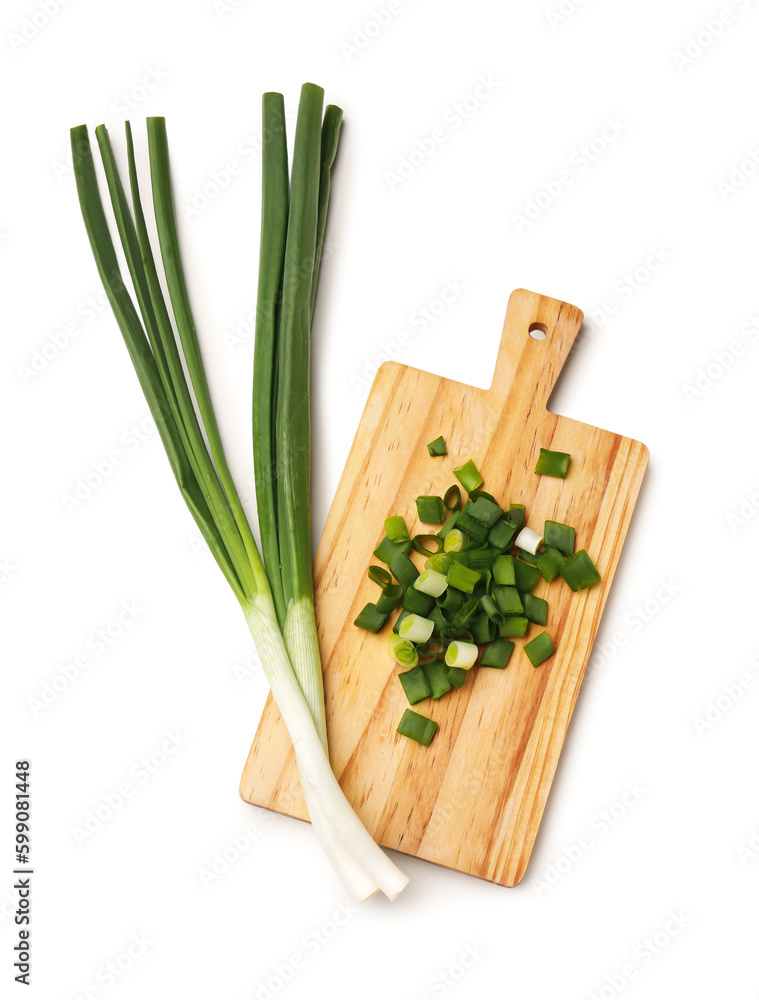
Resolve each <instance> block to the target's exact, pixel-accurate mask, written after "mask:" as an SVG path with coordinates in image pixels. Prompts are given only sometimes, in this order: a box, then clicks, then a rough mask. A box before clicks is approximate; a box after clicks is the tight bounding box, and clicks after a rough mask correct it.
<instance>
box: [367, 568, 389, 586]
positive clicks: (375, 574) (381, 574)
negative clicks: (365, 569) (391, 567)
mask: <svg viewBox="0 0 759 1000" xmlns="http://www.w3.org/2000/svg"><path fill="white" fill-rule="evenodd" d="M369 579H370V580H371V581H372V583H377V584H379V586H380V587H382V588H383V590H384V588H385V587H386V586H387V585H388V584H389V583H392V582H393V578H392V577H391V576H390V574H389V573H388V571H387V570H386V569H383V568H382V567H381V566H370V567H369Z"/></svg>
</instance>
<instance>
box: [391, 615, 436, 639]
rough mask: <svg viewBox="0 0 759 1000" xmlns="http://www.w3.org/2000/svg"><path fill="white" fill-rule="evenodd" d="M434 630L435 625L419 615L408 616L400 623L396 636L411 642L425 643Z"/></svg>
mask: <svg viewBox="0 0 759 1000" xmlns="http://www.w3.org/2000/svg"><path fill="white" fill-rule="evenodd" d="M434 628H435V623H434V622H432V621H430V619H429V618H423V617H422V616H421V615H409V616H408V617H407V618H404V619H403V621H402V622H401V625H400V628H399V629H398V635H399V636H400V637H401V639H409V640H410V641H411V642H427V640H428V639H429V637H430V636H431V635H432V631H433V629H434Z"/></svg>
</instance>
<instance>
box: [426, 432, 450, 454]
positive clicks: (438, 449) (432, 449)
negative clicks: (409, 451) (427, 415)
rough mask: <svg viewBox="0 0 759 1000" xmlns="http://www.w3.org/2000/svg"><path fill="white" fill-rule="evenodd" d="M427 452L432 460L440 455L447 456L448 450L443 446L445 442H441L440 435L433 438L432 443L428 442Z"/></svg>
mask: <svg viewBox="0 0 759 1000" xmlns="http://www.w3.org/2000/svg"><path fill="white" fill-rule="evenodd" d="M427 451H428V452H429V453H430V455H431V456H432V458H437V457H438V456H440V455H447V454H448V449H447V448H446V446H445V441H444V440H443V437H442V435H441V436H440V437H438V438H435V440H434V441H430V443H429V444H428V445H427Z"/></svg>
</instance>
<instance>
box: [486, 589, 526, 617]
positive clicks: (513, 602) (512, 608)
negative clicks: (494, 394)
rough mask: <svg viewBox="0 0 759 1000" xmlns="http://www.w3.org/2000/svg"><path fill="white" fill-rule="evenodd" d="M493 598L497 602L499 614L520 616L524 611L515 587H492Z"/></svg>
mask: <svg viewBox="0 0 759 1000" xmlns="http://www.w3.org/2000/svg"><path fill="white" fill-rule="evenodd" d="M493 596H494V597H495V599H496V601H497V602H498V607H499V609H500V611H501V614H504V615H521V614H522V612H523V611H524V605H523V604H522V599H521V598H520V596H519V591H518V590H517V588H516V587H501V586H497V587H494V588H493Z"/></svg>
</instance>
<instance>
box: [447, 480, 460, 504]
mask: <svg viewBox="0 0 759 1000" xmlns="http://www.w3.org/2000/svg"><path fill="white" fill-rule="evenodd" d="M443 503H444V504H445V509H446V510H459V509H460V507H461V490H460V489H459V488H458V486H457V485H456V484H455V483H454V484H453V486H449V487H448V489H447V490H446V491H445V496H444V497H443Z"/></svg>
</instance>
